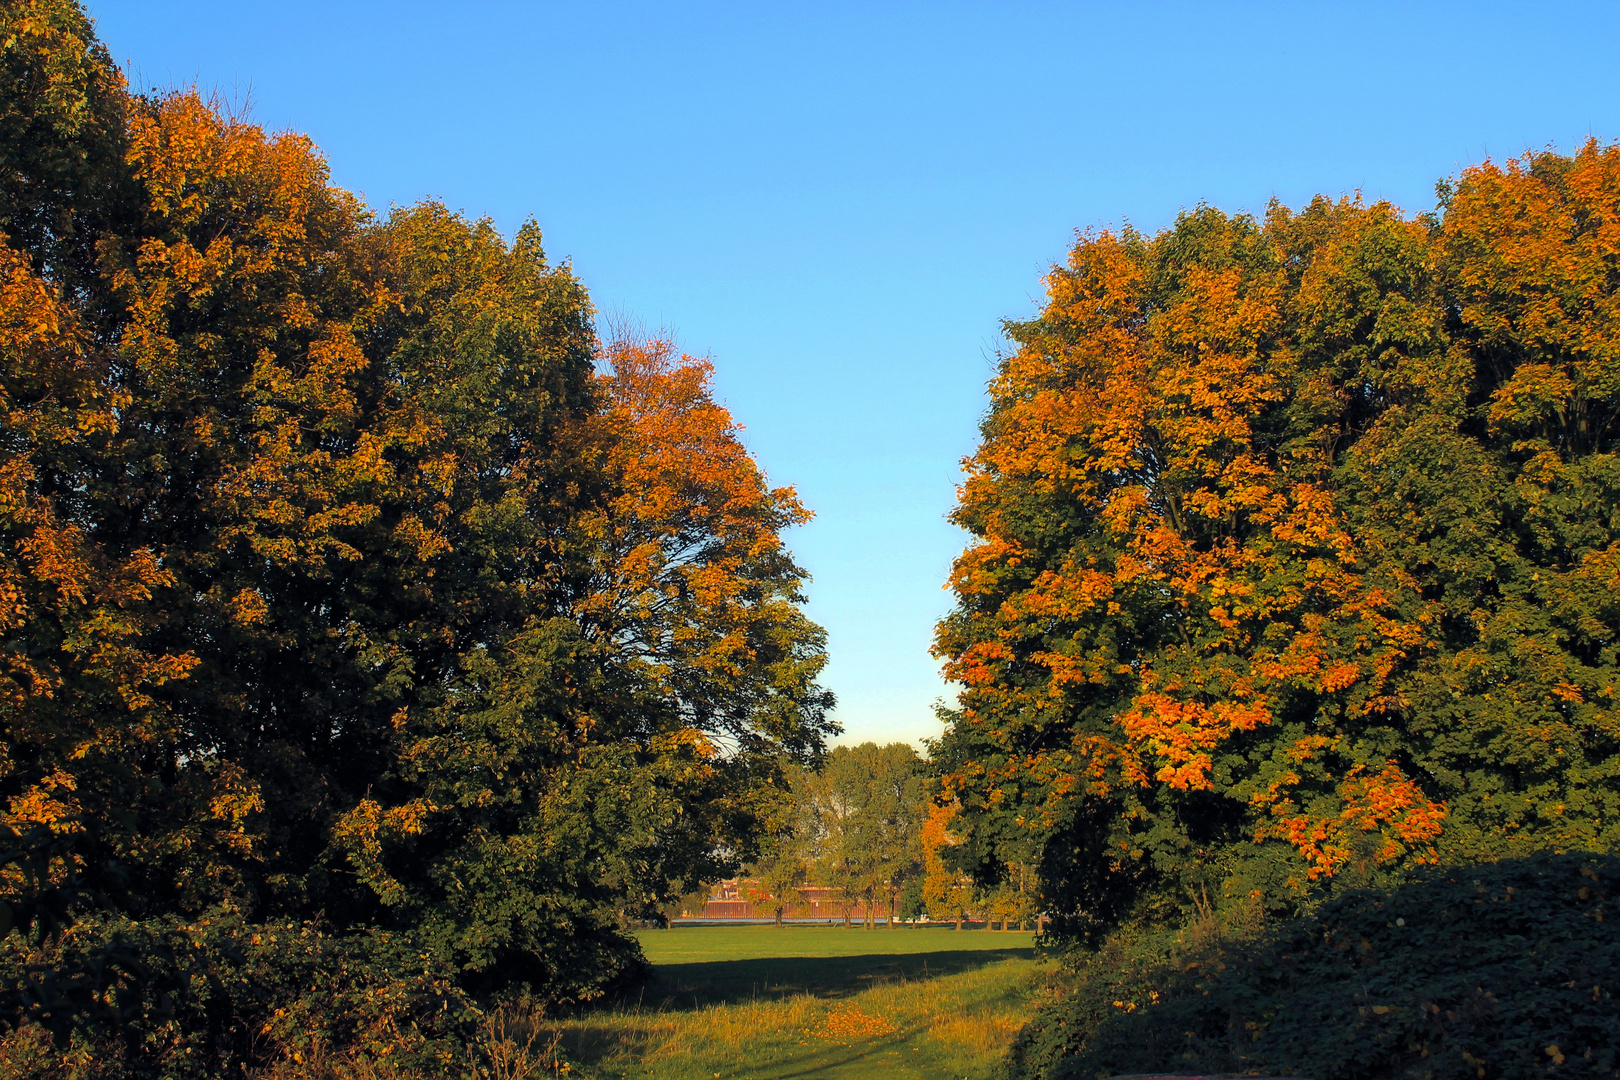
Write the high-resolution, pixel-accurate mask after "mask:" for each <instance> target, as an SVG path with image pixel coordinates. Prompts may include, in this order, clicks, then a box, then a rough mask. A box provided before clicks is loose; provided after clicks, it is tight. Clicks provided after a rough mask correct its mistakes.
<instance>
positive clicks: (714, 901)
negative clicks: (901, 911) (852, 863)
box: [681, 878, 889, 922]
mask: <svg viewBox="0 0 1620 1080" xmlns="http://www.w3.org/2000/svg"><path fill="white" fill-rule="evenodd" d="M794 891H795V892H797V893H798V894H799V900H798V902H796V903H792V904H789V905H788V906H787V908H786V910H784V911H783V912H782V917H783V918H784V919H837V920H840V921H842V920H843V918H844V912H845V908H846V905H845V903H844V901H843V900H841V899H839V896H838V890H837V889H830V888H825V887H823V886H820V885H806V886H803V887H801V888H799V889H796V890H794ZM763 892H764V890H763V889H761V888H760V886H759V882H757V881H753V880H749V879H738V878H731V879H729V880H726V881H722V882H720V883H718V884H717V885H715V886H714V888H712V889H710V890H709V901H708V903H706V904H704V905H703V910H701V911H683V912H681V917H682V918H684V919H774V918H776V903H775V901H773V900H770V899H769V898H766V899H764V900H763V901H761V902H759V903H755V902H753V901H751V900H749V899H748V897H750V896H759V895H761V894H763ZM874 901H875V902H874V903H873V905H872V914H873V915H874V916H875V917H877V918H879V919H886V918H888V917H889V898H888V897H887V896H881V897H876V898H874ZM847 907H848V911H849V918H850V921H852V922H862V921H864V920H865V919H866V904H865V902H864V901H857V902H856V903H854V904H851V905H847Z"/></svg>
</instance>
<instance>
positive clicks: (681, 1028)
mask: <svg viewBox="0 0 1620 1080" xmlns="http://www.w3.org/2000/svg"><path fill="white" fill-rule="evenodd" d="M640 937H641V943H642V947H643V948H644V949H645V950H646V953H647V958H648V959H649V960H650V961H652V963H653V967H654V972H655V975H656V978H655V980H654V982H653V983H652V984H651V985H650V986H648V987H647V989H646V990H645V991H644V992H643V993H642V994H641V995H640V996H639V998H638V999H637V1000H636V1001H635V1002H633V1003H623V1004H620V1005H617V1006H610V1007H605V1008H599V1009H594V1010H589V1011H586V1012H583V1013H581V1014H580V1015H578V1016H575V1017H572V1018H567V1019H561V1020H558V1021H556V1022H555V1024H554V1026H553V1030H554V1032H555V1034H556V1035H558V1036H560V1039H561V1043H560V1046H559V1049H560V1050H561V1051H562V1052H563V1053H564V1055H565V1056H566V1057H567V1059H568V1060H569V1061H570V1062H571V1063H572V1066H573V1071H574V1072H575V1073H576V1074H577V1075H582V1076H586V1077H593V1078H600V1080H610V1078H611V1080H619V1078H623V1080H647V1078H652V1080H715V1078H716V1077H718V1078H720V1080H866V1078H873V1080H876V1078H882V1080H946V1078H965V1080H981V1078H984V1077H988V1076H990V1075H991V1074H992V1073H993V1071H994V1069H995V1066H996V1064H997V1062H999V1061H1000V1059H1001V1057H1002V1055H1003V1054H1004V1053H1005V1052H1006V1048H1007V1044H1008V1043H1009V1042H1011V1041H1012V1037H1013V1036H1014V1035H1015V1034H1017V1032H1018V1029H1019V1028H1021V1027H1022V1026H1023V1025H1024V1022H1025V1021H1026V1020H1028V1018H1029V1016H1030V1013H1031V1012H1032V1011H1033V1009H1034V1004H1035V1003H1034V999H1035V996H1036V995H1037V993H1039V991H1040V989H1041V987H1042V985H1043V984H1044V981H1045V980H1044V978H1043V971H1042V969H1041V968H1040V967H1039V966H1038V965H1037V963H1036V961H1035V959H1034V950H1033V949H1032V947H1031V944H1032V940H1031V939H1032V935H1030V934H1027V933H1003V932H1000V931H988V930H964V931H961V932H958V931H955V930H953V929H951V928H949V927H924V928H913V927H903V928H899V929H895V930H887V929H881V930H863V929H845V928H844V927H842V926H837V927H825V926H787V927H781V928H778V927H775V926H692V927H678V928H675V929H672V930H651V931H646V932H644V933H642V934H641V935H640Z"/></svg>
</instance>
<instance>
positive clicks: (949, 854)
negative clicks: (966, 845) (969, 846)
mask: <svg viewBox="0 0 1620 1080" xmlns="http://www.w3.org/2000/svg"><path fill="white" fill-rule="evenodd" d="M960 810H961V806H960V804H958V803H957V802H955V801H954V800H952V801H951V802H948V803H945V802H939V801H938V800H935V801H932V802H930V803H929V804H928V816H927V817H926V818H925V819H924V821H923V824H922V828H921V830H920V831H919V833H918V842H919V846H920V848H921V850H922V869H923V879H922V901H923V906H924V907H925V908H926V910H927V912H928V917H929V918H930V919H933V920H935V921H936V922H953V921H954V922H955V923H956V928H957V929H958V930H960V929H962V920H963V919H964V918H966V917H967V915H968V909H969V908H970V907H971V906H972V904H973V894H974V887H973V878H972V877H970V876H969V875H968V874H967V873H965V872H964V871H963V870H962V869H961V867H960V866H958V865H957V862H956V860H955V859H954V858H953V855H954V852H953V851H952V850H951V849H953V848H955V847H957V846H959V845H960V844H961V842H962V840H961V837H959V836H957V835H956V834H955V833H954V832H952V831H951V822H952V821H953V820H954V819H955V818H956V816H957V814H958V813H959V812H960Z"/></svg>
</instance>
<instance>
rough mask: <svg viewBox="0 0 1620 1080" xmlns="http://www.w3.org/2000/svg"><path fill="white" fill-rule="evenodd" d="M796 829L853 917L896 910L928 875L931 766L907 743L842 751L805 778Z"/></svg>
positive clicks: (816, 870)
mask: <svg viewBox="0 0 1620 1080" xmlns="http://www.w3.org/2000/svg"><path fill="white" fill-rule="evenodd" d="M795 795H796V798H797V804H798V814H797V820H796V822H795V826H794V827H795V829H796V831H797V835H798V837H799V838H800V843H801V844H802V845H803V848H804V850H805V851H806V852H807V861H808V864H809V868H810V874H811V876H812V878H814V879H815V880H816V881H817V882H818V883H820V884H824V885H830V886H833V887H835V888H837V889H838V890H839V894H840V896H841V898H842V900H843V902H844V903H845V905H846V917H847V911H848V910H849V909H850V908H852V907H853V906H854V905H855V904H856V903H858V902H864V903H865V905H866V911H867V913H868V922H869V923H870V922H871V921H872V913H873V911H874V906H873V905H874V904H875V903H877V902H878V901H879V900H881V901H884V902H888V903H891V904H892V902H893V901H894V899H895V898H896V897H897V896H898V895H899V894H900V891H901V890H902V889H903V888H904V887H905V883H906V882H907V881H908V880H910V879H911V878H913V877H915V876H917V875H918V874H919V873H920V871H921V863H922V846H921V830H922V821H923V817H924V815H925V813H926V808H927V795H926V782H925V776H924V773H923V762H922V760H921V759H920V758H919V757H918V756H917V752H916V751H915V750H914V749H912V748H911V746H909V745H908V744H906V743H890V744H888V745H886V746H879V745H878V744H876V743H870V742H868V743H861V744H860V745H859V746H838V747H834V748H833V750H832V752H831V753H829V754H828V755H827V756H826V758H825V759H824V760H823V761H822V762H821V763H820V767H819V768H817V769H815V770H813V771H811V770H807V771H805V772H802V773H801V774H799V777H798V778H797V781H796V783H795Z"/></svg>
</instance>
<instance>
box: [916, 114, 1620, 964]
mask: <svg viewBox="0 0 1620 1080" xmlns="http://www.w3.org/2000/svg"><path fill="white" fill-rule="evenodd" d="M1441 194H1442V197H1443V201H1442V206H1441V208H1440V210H1439V211H1438V212H1436V213H1434V214H1430V215H1423V216H1419V217H1417V218H1407V217H1404V216H1403V215H1401V214H1400V213H1399V212H1398V211H1397V210H1396V209H1395V208H1394V207H1392V206H1390V205H1388V204H1385V203H1376V204H1372V205H1367V204H1364V203H1362V202H1361V201H1359V200H1357V199H1343V200H1340V201H1337V202H1334V201H1330V200H1326V199H1320V198H1319V199H1317V200H1315V201H1313V202H1312V203H1311V204H1310V205H1309V206H1307V207H1306V208H1305V209H1304V210H1302V211H1299V212H1291V211H1289V210H1288V209H1286V208H1284V207H1281V206H1279V205H1275V204H1274V205H1273V206H1272V207H1271V208H1270V210H1269V211H1268V213H1267V214H1266V216H1265V218H1264V220H1263V221H1257V220H1254V219H1252V218H1248V217H1244V216H1241V215H1240V216H1227V215H1224V214H1222V213H1220V212H1218V211H1215V210H1213V209H1210V208H1207V207H1200V208H1199V209H1197V210H1195V211H1193V212H1190V213H1186V214H1183V215H1182V216H1181V217H1180V218H1179V219H1178V221H1177V223H1176V225H1175V226H1174V227H1173V228H1171V229H1169V230H1167V231H1165V232H1163V233H1161V234H1159V235H1157V236H1152V237H1148V236H1143V235H1140V234H1138V233H1135V232H1132V231H1130V230H1128V229H1126V230H1118V231H1104V232H1096V233H1087V234H1084V235H1082V236H1081V237H1080V238H1079V240H1078V242H1077V243H1076V245H1075V247H1074V249H1073V251H1072V253H1071V254H1070V257H1069V260H1068V262H1067V264H1066V265H1064V266H1060V267H1057V268H1055V269H1054V270H1053V271H1052V273H1051V275H1050V276H1049V278H1048V279H1047V289H1048V299H1047V303H1046V305H1045V307H1044V309H1043V310H1042V311H1041V313H1040V314H1039V315H1038V316H1037V317H1036V318H1034V319H1032V320H1030V321H1028V322H1022V323H1013V324H1009V326H1008V333H1009V336H1010V337H1011V338H1012V340H1013V342H1014V344H1015V346H1016V347H1015V348H1014V349H1013V350H1012V351H1011V352H1010V353H1009V354H1008V355H1007V356H1006V357H1005V358H1004V360H1003V361H1002V363H1001V365H1000V369H999V371H998V373H997V375H996V377H995V378H994V380H993V381H992V383H991V386H990V392H991V409H990V412H989V415H988V417H987V419H986V420H985V422H984V427H983V435H984V437H983V441H982V443H981V445H980V448H979V450H978V452H977V453H976V454H975V455H974V456H973V457H972V458H971V459H970V461H969V463H968V470H969V475H968V478H967V480H966V482H965V483H964V485H963V487H962V489H961V496H960V504H959V507H958V509H957V511H956V514H955V520H956V521H957V522H958V523H959V524H961V525H963V526H964V527H966V528H968V529H969V530H971V531H972V532H973V533H974V534H975V536H976V542H975V543H974V544H973V546H971V547H970V548H969V549H968V550H967V551H966V552H965V553H964V554H963V555H962V556H961V558H960V559H959V560H958V561H957V563H956V566H955V569H954V572H953V575H952V578H951V585H952V588H953V589H954V590H955V593H956V597H957V606H956V609H955V611H954V612H953V614H951V615H950V616H949V617H948V618H947V619H946V620H945V621H944V622H943V623H942V624H941V625H940V627H939V631H938V636H937V644H936V650H937V652H938V653H939V654H940V655H941V656H942V657H944V658H945V659H946V661H947V671H948V673H949V675H950V676H951V677H952V678H953V679H955V680H957V681H958V682H959V683H960V684H961V685H962V686H963V692H962V694H961V697H960V707H959V708H958V709H957V710H955V711H954V712H952V713H950V715H949V716H948V719H949V721H950V728H949V730H948V732H947V734H946V736H945V738H944V739H943V740H942V741H941V743H940V744H939V746H938V747H937V754H936V758H937V760H938V761H939V762H940V763H941V767H942V768H943V770H944V772H945V785H946V791H947V792H948V793H949V794H951V795H954V796H955V797H957V798H958V799H960V802H961V806H962V811H961V814H960V816H959V817H958V818H957V819H956V822H955V823H954V824H953V830H955V831H957V832H959V833H960V834H961V835H962V837H963V844H962V846H961V847H960V848H959V849H958V851H959V852H960V854H961V859H962V862H963V863H964V865H966V866H968V867H969V868H971V869H973V870H974V871H975V873H976V874H977V875H978V876H979V878H980V879H981V880H983V881H985V882H987V883H990V884H994V883H995V882H996V881H997V880H998V879H999V878H1000V877H1001V876H1002V875H1003V874H1004V873H1005V872H1006V868H1008V867H1010V866H1015V865H1017V864H1019V863H1024V862H1031V861H1035V860H1039V862H1040V865H1041V868H1042V878H1043V890H1044V892H1045V900H1044V902H1045V903H1047V904H1049V905H1051V907H1052V909H1053V910H1054V912H1055V913H1056V914H1057V915H1058V917H1059V922H1058V925H1059V929H1061V930H1063V931H1064V932H1067V933H1070V934H1074V935H1080V936H1082V937H1083V936H1088V935H1091V934H1093V933H1097V932H1101V931H1104V930H1106V929H1107V928H1109V927H1110V926H1113V925H1117V924H1118V922H1119V920H1121V919H1123V918H1126V917H1128V916H1130V915H1131V914H1132V913H1133V912H1135V913H1141V912H1152V911H1170V910H1175V909H1182V910H1186V911H1189V912H1190V911H1192V910H1193V909H1194V908H1196V907H1197V906H1198V905H1200V904H1204V903H1209V904H1216V905H1223V904H1224V905H1248V904H1255V903H1259V904H1260V905H1262V906H1264V907H1268V908H1271V909H1273V910H1283V909H1289V908H1293V907H1296V906H1297V905H1298V904H1299V903H1301V902H1302V901H1305V900H1307V899H1308V898H1309V897H1311V896H1314V895H1316V894H1318V893H1319V892H1320V891H1321V890H1322V889H1324V888H1326V887H1327V886H1328V885H1329V884H1331V883H1333V882H1344V881H1350V882H1372V881H1378V880H1382V879H1385V878H1388V877H1391V876H1398V875H1399V874H1401V873H1402V872H1403V870H1404V869H1405V868H1410V867H1412V866H1415V865H1419V864H1424V863H1429V862H1433V861H1436V860H1447V861H1459V860H1460V861H1469V860H1475V859H1482V858H1492V857H1497V856H1504V855H1514V854H1522V853H1524V852H1527V851H1531V850H1536V849H1540V848H1554V849H1574V850H1597V851H1601V850H1607V849H1609V848H1610V847H1611V846H1612V845H1613V844H1614V842H1615V840H1616V836H1617V834H1616V832H1615V830H1616V828H1620V824H1617V819H1616V817H1615V811H1616V809H1620V785H1617V784H1616V781H1615V779H1614V778H1615V776H1616V775H1617V774H1616V772H1615V765H1616V763H1617V762H1620V716H1617V714H1616V712H1615V701H1614V694H1615V690H1616V674H1617V671H1616V666H1615V665H1616V654H1615V649H1614V644H1613V641H1614V634H1615V628H1616V626H1620V610H1617V609H1616V608H1615V606H1614V605H1615V596H1616V592H1615V589H1614V587H1613V583H1614V581H1615V580H1616V579H1615V571H1614V568H1615V566H1616V565H1617V563H1616V560H1617V559H1620V533H1617V532H1616V530H1617V528H1620V516H1617V515H1616V512H1615V507H1616V505H1617V503H1616V498H1615V491H1616V488H1615V486H1614V483H1615V481H1614V478H1615V476H1616V473H1615V468H1616V463H1617V462H1620V457H1617V456H1616V454H1615V450H1616V443H1615V438H1616V432H1615V428H1614V423H1613V420H1614V416H1615V409H1616V407H1617V406H1620V398H1617V397H1616V394H1617V391H1620V382H1616V373H1617V372H1620V367H1617V366H1616V364H1617V362H1620V361H1617V357H1616V354H1615V352H1614V349H1613V347H1612V344H1611V343H1612V342H1613V341H1614V340H1616V338H1615V335H1614V329H1615V327H1614V324H1613V322H1614V319H1615V317H1616V312H1617V308H1616V300H1615V297H1616V295H1617V294H1616V286H1617V284H1620V278H1617V274H1620V261H1617V258H1620V256H1617V248H1616V244H1615V238H1616V237H1617V236H1620V232H1617V231H1616V230H1620V149H1617V148H1615V147H1612V146H1602V145H1598V144H1596V143H1589V144H1588V145H1586V146H1585V147H1584V148H1583V149H1581V150H1580V152H1579V153H1577V154H1576V155H1575V156H1573V157H1568V158H1566V157H1560V156H1558V155H1556V154H1552V153H1545V154H1530V155H1526V156H1525V157H1524V158H1522V159H1519V160H1515V161H1510V162H1507V163H1506V164H1503V165H1498V164H1494V163H1487V164H1485V165H1481V166H1477V167H1474V168H1470V169H1468V170H1465V171H1464V172H1463V173H1462V174H1461V175H1460V177H1458V178H1457V180H1456V181H1455V182H1454V183H1451V184H1446V185H1442V187H1441Z"/></svg>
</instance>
